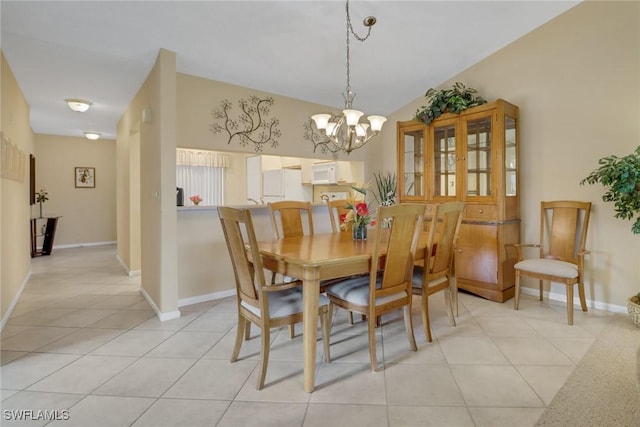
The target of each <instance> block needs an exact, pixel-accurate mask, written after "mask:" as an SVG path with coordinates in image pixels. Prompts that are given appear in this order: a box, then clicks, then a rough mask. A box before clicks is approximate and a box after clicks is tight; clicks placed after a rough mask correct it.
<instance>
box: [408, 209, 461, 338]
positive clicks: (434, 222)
mask: <svg viewBox="0 0 640 427" xmlns="http://www.w3.org/2000/svg"><path fill="white" fill-rule="evenodd" d="M464 207H465V204H464V202H449V203H441V204H438V205H436V206H435V208H434V210H433V211H432V214H430V216H431V218H430V227H429V234H428V236H429V237H428V239H427V245H426V247H425V249H424V259H422V260H420V261H418V262H416V266H415V267H414V270H413V294H414V295H421V296H422V298H421V307H422V324H423V326H424V334H425V337H426V339H427V341H428V342H432V337H431V323H430V321H429V296H431V295H433V294H435V293H436V292H440V291H444V299H445V305H446V308H447V315H448V316H449V322H450V323H451V325H452V326H456V321H455V317H454V315H453V309H454V307H456V312H457V307H458V287H457V284H456V280H455V277H454V250H455V247H456V244H457V240H458V233H459V232H460V224H461V223H462V217H463V212H464ZM436 229H437V230H438V232H437V239H436Z"/></svg>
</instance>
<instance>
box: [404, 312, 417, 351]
mask: <svg viewBox="0 0 640 427" xmlns="http://www.w3.org/2000/svg"><path fill="white" fill-rule="evenodd" d="M404 328H405V329H406V330H407V338H409V346H410V347H411V350H413V351H416V350H418V346H417V345H416V336H415V335H414V334H413V319H412V318H411V305H409V304H407V305H405V306H404Z"/></svg>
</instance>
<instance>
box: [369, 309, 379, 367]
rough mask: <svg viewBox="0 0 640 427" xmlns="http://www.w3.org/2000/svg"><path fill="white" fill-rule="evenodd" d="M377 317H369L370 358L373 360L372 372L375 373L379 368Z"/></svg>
mask: <svg viewBox="0 0 640 427" xmlns="http://www.w3.org/2000/svg"><path fill="white" fill-rule="evenodd" d="M376 317H377V316H371V315H369V316H367V320H368V322H369V328H368V329H369V357H370V359H371V371H372V372H375V371H376V370H377V368H378V359H377V358H376Z"/></svg>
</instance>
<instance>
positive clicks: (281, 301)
mask: <svg viewBox="0 0 640 427" xmlns="http://www.w3.org/2000/svg"><path fill="white" fill-rule="evenodd" d="M327 304H329V299H328V298H327V297H326V296H324V295H322V294H321V295H320V301H319V306H323V305H327ZM240 305H241V306H242V307H244V308H246V309H247V310H249V311H250V312H252V313H253V314H255V315H256V316H260V309H259V308H258V307H254V306H252V305H249V304H247V303H246V302H244V301H242V302H241V303H240ZM296 313H302V287H296V288H290V289H284V290H282V291H277V292H269V317H270V318H271V319H275V318H278V317H286V316H290V315H292V314H296Z"/></svg>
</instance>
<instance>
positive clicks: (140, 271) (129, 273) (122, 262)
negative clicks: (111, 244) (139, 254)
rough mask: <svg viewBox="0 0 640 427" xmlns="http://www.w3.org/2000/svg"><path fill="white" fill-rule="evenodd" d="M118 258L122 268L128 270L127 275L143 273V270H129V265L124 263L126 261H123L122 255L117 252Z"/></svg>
mask: <svg viewBox="0 0 640 427" xmlns="http://www.w3.org/2000/svg"><path fill="white" fill-rule="evenodd" d="M116 259H117V260H118V262H119V263H120V266H121V267H122V269H123V270H124V271H126V272H127V275H128V276H129V277H131V276H139V275H141V274H142V270H129V267H128V266H127V265H126V264H125V263H124V261H122V259H121V258H120V256H119V255H117V254H116Z"/></svg>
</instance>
